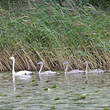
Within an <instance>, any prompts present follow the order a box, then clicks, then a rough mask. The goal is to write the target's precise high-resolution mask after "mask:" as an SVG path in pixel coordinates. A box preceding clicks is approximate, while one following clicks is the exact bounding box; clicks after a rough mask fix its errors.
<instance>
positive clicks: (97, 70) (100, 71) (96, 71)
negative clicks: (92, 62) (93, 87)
mask: <svg viewBox="0 0 110 110" xmlns="http://www.w3.org/2000/svg"><path fill="white" fill-rule="evenodd" d="M85 64H86V70H85V73H95V74H100V73H104V72H105V71H104V70H102V69H94V70H90V71H88V61H85Z"/></svg>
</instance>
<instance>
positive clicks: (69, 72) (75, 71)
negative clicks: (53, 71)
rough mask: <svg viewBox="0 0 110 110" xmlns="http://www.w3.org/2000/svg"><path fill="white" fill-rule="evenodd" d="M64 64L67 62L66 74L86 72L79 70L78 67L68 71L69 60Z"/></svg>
mask: <svg viewBox="0 0 110 110" xmlns="http://www.w3.org/2000/svg"><path fill="white" fill-rule="evenodd" d="M64 64H66V68H65V74H77V73H84V71H83V70H78V69H75V70H72V71H67V70H68V66H69V62H68V61H66V62H64Z"/></svg>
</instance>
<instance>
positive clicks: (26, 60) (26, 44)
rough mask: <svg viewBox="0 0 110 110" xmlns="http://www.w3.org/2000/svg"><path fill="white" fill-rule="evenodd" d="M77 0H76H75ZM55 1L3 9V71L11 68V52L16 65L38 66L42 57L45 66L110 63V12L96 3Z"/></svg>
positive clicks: (0, 63) (0, 62)
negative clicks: (11, 11)
mask: <svg viewBox="0 0 110 110" xmlns="http://www.w3.org/2000/svg"><path fill="white" fill-rule="evenodd" d="M72 2H73V1H72ZM67 3H68V4H66V6H65V7H61V6H59V5H58V4H54V3H52V2H46V1H45V2H44V3H41V4H34V5H33V8H32V9H28V10H22V12H21V13H20V14H17V15H16V13H15V12H13V13H12V14H11V13H10V12H8V11H6V10H4V9H2V8H1V9H0V14H1V16H0V24H1V26H0V33H1V34H0V71H9V70H11V65H12V62H11V61H9V57H10V56H12V55H13V56H15V58H16V65H15V69H16V70H20V69H28V70H36V71H37V70H38V69H39V67H38V65H37V62H38V61H40V60H42V61H43V62H44V63H45V69H49V68H51V69H54V70H63V69H64V67H63V62H64V61H66V60H68V61H69V62H70V63H71V67H70V68H79V69H84V68H85V66H84V64H83V63H84V61H86V60H87V61H88V62H89V65H90V68H102V69H109V67H110V60H109V58H110V55H109V53H110V42H109V37H110V32H109V29H110V15H109V14H107V13H106V12H104V11H102V10H101V9H99V8H98V9H96V8H95V7H94V6H93V5H90V4H89V5H82V6H81V7H77V8H75V6H74V4H71V2H67Z"/></svg>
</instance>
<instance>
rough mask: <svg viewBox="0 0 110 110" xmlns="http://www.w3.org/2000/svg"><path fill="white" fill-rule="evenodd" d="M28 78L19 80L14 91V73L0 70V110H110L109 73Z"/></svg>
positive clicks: (34, 76)
mask: <svg viewBox="0 0 110 110" xmlns="http://www.w3.org/2000/svg"><path fill="white" fill-rule="evenodd" d="M37 74H38V73H35V75H33V76H32V78H29V79H25V80H23V79H19V78H17V79H16V91H15V92H14V90H13V82H12V76H11V73H0V110H2V109H4V110H12V109H13V110H54V109H55V110H110V73H105V74H104V75H103V76H99V75H93V74H91V75H89V82H88V84H87V83H85V76H83V75H82V76H81V75H78V76H74V75H68V76H67V78H65V75H64V73H62V74H60V75H58V76H55V77H46V76H44V77H42V80H40V79H39V76H38V75H37Z"/></svg>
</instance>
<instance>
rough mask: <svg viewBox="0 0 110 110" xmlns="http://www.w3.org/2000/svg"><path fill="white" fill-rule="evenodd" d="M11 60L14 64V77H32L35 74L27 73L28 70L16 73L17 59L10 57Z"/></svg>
mask: <svg viewBox="0 0 110 110" xmlns="http://www.w3.org/2000/svg"><path fill="white" fill-rule="evenodd" d="M9 59H11V60H12V62H13V65H12V74H13V75H14V76H23V77H24V76H29V75H32V74H33V72H32V71H27V70H24V71H19V72H15V69H14V66H15V58H14V57H10V58H9Z"/></svg>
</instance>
